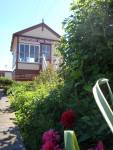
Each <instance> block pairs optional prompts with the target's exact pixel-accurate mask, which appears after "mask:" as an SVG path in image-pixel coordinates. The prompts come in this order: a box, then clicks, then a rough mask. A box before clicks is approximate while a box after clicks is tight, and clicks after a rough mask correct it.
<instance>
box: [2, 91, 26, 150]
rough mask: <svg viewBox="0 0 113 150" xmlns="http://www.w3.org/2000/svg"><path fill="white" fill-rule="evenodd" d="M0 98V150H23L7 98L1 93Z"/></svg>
mask: <svg viewBox="0 0 113 150" xmlns="http://www.w3.org/2000/svg"><path fill="white" fill-rule="evenodd" d="M0 97H1V98H0V150H25V148H24V146H23V143H22V140H21V136H20V133H19V129H18V127H17V126H16V125H15V123H14V122H15V114H14V112H13V111H12V110H11V108H10V105H9V102H8V98H7V97H5V96H3V95H2V91H0Z"/></svg>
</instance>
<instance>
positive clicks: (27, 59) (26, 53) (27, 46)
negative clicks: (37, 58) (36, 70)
mask: <svg viewBox="0 0 113 150" xmlns="http://www.w3.org/2000/svg"><path fill="white" fill-rule="evenodd" d="M25 61H26V62H29V45H25Z"/></svg>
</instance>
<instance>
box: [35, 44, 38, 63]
mask: <svg viewBox="0 0 113 150" xmlns="http://www.w3.org/2000/svg"><path fill="white" fill-rule="evenodd" d="M38 61H39V46H35V62H38Z"/></svg>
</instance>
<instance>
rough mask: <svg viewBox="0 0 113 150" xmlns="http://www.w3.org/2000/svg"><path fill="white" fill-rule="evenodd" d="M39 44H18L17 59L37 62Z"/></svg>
mask: <svg viewBox="0 0 113 150" xmlns="http://www.w3.org/2000/svg"><path fill="white" fill-rule="evenodd" d="M39 56H40V53H39V45H31V44H20V47H19V61H20V62H30V63H35V62H39Z"/></svg>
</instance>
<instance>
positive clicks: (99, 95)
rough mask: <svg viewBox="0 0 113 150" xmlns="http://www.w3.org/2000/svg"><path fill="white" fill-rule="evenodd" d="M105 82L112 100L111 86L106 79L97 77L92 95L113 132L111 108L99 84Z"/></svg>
mask: <svg viewBox="0 0 113 150" xmlns="http://www.w3.org/2000/svg"><path fill="white" fill-rule="evenodd" d="M105 83H106V84H107V87H108V90H109V94H110V98H111V100H112V97H113V94H112V91H111V88H110V86H109V83H108V79H99V80H98V81H97V82H96V84H95V85H94V87H93V95H94V98H95V101H96V103H97V105H98V107H99V109H100V111H101V113H102V115H103V117H104V119H105V120H106V122H107V124H108V126H109V127H110V129H111V131H112V133H113V111H112V110H111V107H110V106H109V104H108V102H107V100H106V98H105V96H104V94H103V92H102V91H101V89H100V86H99V85H101V84H105Z"/></svg>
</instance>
